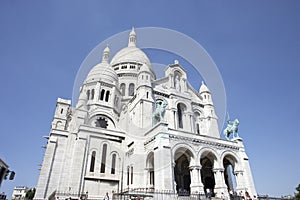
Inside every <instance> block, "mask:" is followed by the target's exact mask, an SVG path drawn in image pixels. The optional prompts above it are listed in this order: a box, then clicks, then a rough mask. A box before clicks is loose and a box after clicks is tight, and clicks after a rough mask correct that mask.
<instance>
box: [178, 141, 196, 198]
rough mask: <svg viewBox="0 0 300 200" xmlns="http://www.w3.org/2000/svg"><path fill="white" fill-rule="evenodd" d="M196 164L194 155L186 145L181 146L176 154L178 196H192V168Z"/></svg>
mask: <svg viewBox="0 0 300 200" xmlns="http://www.w3.org/2000/svg"><path fill="white" fill-rule="evenodd" d="M193 163H194V154H193V153H192V150H190V148H189V147H188V146H186V145H180V146H179V147H178V148H176V150H175V152H174V164H175V166H174V178H175V183H176V191H177V193H178V195H188V194H190V191H191V188H190V185H191V174H190V166H191V164H193Z"/></svg>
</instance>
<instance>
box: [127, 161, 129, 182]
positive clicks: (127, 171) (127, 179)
mask: <svg viewBox="0 0 300 200" xmlns="http://www.w3.org/2000/svg"><path fill="white" fill-rule="evenodd" d="M127 185H129V166H128V167H127Z"/></svg>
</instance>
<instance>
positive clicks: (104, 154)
mask: <svg viewBox="0 0 300 200" xmlns="http://www.w3.org/2000/svg"><path fill="white" fill-rule="evenodd" d="M106 152H107V144H103V148H102V159H101V168H100V173H105V164H106Z"/></svg>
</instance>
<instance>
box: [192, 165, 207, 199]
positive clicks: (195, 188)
mask: <svg viewBox="0 0 300 200" xmlns="http://www.w3.org/2000/svg"><path fill="white" fill-rule="evenodd" d="M200 170H201V166H200V165H198V166H190V172H191V193H192V194H195V193H201V194H202V193H204V186H203V183H202V181H201V174H200Z"/></svg>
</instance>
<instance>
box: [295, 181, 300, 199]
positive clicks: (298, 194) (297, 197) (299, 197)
mask: <svg viewBox="0 0 300 200" xmlns="http://www.w3.org/2000/svg"><path fill="white" fill-rule="evenodd" d="M296 191H297V192H296V193H295V199H300V184H299V185H298V187H296Z"/></svg>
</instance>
